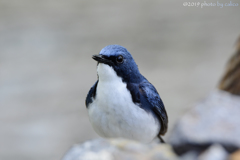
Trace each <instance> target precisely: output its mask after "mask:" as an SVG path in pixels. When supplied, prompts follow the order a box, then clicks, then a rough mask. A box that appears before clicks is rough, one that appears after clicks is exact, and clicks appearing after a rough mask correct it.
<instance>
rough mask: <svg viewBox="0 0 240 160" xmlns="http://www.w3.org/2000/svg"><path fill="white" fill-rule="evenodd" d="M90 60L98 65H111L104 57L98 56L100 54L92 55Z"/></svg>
mask: <svg viewBox="0 0 240 160" xmlns="http://www.w3.org/2000/svg"><path fill="white" fill-rule="evenodd" d="M92 58H93V59H94V60H95V61H97V62H99V63H106V64H109V63H111V61H110V60H108V59H107V57H106V56H103V55H100V54H98V55H93V56H92Z"/></svg>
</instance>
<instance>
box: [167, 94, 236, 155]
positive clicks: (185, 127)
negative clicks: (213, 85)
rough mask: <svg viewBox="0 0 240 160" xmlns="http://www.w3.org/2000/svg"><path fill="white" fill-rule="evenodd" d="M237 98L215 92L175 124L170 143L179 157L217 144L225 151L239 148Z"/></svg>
mask: <svg viewBox="0 0 240 160" xmlns="http://www.w3.org/2000/svg"><path fill="white" fill-rule="evenodd" d="M239 115H240V97H239V96H234V95H232V94H229V93H227V92H224V91H219V90H216V91H214V92H213V93H211V94H210V95H209V96H208V97H207V98H206V99H205V100H204V101H203V102H201V103H199V104H198V105H197V106H196V107H194V108H192V109H191V110H190V111H189V112H187V113H186V114H185V115H184V116H183V117H182V118H181V119H180V120H179V121H178V123H177V124H176V126H175V128H174V129H173V131H172V134H171V136H170V139H169V141H170V143H171V144H172V145H173V148H174V150H175V152H176V153H177V154H179V155H181V154H184V153H186V152H187V151H191V150H194V151H197V152H202V151H204V150H205V149H207V148H208V147H209V146H211V145H212V144H221V145H222V146H223V147H224V148H225V149H226V150H227V151H228V152H230V153H231V152H233V151H235V150H236V149H237V148H240V139H239V138H238V137H239V135H240V128H239V126H240V116H239Z"/></svg>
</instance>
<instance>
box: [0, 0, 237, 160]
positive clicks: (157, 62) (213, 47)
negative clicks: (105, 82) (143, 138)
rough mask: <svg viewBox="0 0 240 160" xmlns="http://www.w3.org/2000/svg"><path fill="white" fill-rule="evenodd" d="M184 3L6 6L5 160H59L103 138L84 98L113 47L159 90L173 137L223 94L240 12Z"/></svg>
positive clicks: (2, 76) (2, 28)
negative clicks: (200, 107)
mask: <svg viewBox="0 0 240 160" xmlns="http://www.w3.org/2000/svg"><path fill="white" fill-rule="evenodd" d="M183 2H185V1H184V0H159V1H157V0H149V1H141V2H140V1H136V0H129V1H126V0H124V1H110V0H102V1H87V0H85V1H81V0H68V1H62V0H60V1H57V0H41V1H37V0H0V109H1V111H0V126H1V129H0V159H2V160H16V159H17V160H27V159H30V160H43V159H44V160H59V159H60V158H61V157H62V156H63V155H64V153H65V152H66V151H67V149H69V147H71V146H72V145H73V144H75V143H81V142H84V141H86V140H89V139H93V138H96V137H98V135H97V134H96V133H95V132H94V131H93V129H92V127H91V125H90V123H89V120H88V115H87V112H86V107H85V97H86V95H87V93H88V90H89V89H90V87H91V86H92V85H93V83H94V82H95V81H96V79H97V76H96V62H95V61H93V60H92V58H91V56H92V55H93V54H98V53H99V51H100V50H101V49H102V48H103V47H105V46H106V45H109V44H119V45H122V46H124V47H126V48H127V49H128V50H129V51H130V52H131V54H132V55H133V57H134V59H135V61H136V62H137V64H138V66H139V69H140V71H141V73H142V74H143V75H144V76H145V77H146V78H147V79H148V80H149V81H150V82H151V83H152V84H154V86H155V87H156V88H157V90H158V92H159V93H160V95H161V97H162V99H163V101H164V103H165V106H166V109H167V112H168V115H169V123H170V124H169V127H170V129H169V132H168V133H167V135H166V136H165V137H164V138H165V139H167V137H168V135H169V134H170V133H171V128H172V127H174V123H175V122H176V121H177V119H178V118H179V117H180V116H181V115H182V114H183V113H184V112H185V111H186V110H187V108H189V107H191V106H192V105H193V104H195V103H196V102H198V101H200V100H201V99H203V98H204V97H205V96H207V95H208V93H210V92H211V91H212V90H213V89H215V88H216V86H217V84H218V81H219V78H220V77H221V75H222V74H223V71H224V67H225V64H226V62H227V60H228V58H229V57H230V55H231V54H232V53H233V50H234V43H235V41H236V39H237V38H238V36H239V33H240V19H239V15H240V6H237V7H223V8H219V7H217V6H216V7H203V8H201V7H193V6H192V7H187V6H186V7H184V6H183ZM191 2H197V1H194V0H193V1H191ZM207 2H209V3H210V2H213V3H217V1H215V0H212V1H207ZM218 2H221V3H226V0H222V1H221V0H219V1H218ZM229 2H230V1H229ZM232 2H238V3H239V5H240V2H239V1H238V0H235V1H232Z"/></svg>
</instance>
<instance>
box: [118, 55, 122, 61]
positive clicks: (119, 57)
mask: <svg viewBox="0 0 240 160" xmlns="http://www.w3.org/2000/svg"><path fill="white" fill-rule="evenodd" d="M117 62H118V63H122V62H123V56H122V55H120V56H118V57H117Z"/></svg>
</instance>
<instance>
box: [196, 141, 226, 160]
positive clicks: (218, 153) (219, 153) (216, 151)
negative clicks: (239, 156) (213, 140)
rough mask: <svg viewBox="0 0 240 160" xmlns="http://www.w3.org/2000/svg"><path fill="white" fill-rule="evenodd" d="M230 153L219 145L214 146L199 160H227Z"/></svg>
mask: <svg viewBox="0 0 240 160" xmlns="http://www.w3.org/2000/svg"><path fill="white" fill-rule="evenodd" d="M227 157H228V153H227V152H226V151H225V149H224V148H223V147H222V146H221V145H218V144H215V145H212V146H211V147H209V148H208V149H207V150H206V151H205V152H203V153H202V154H201V155H200V156H199V157H198V160H226V159H227Z"/></svg>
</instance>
